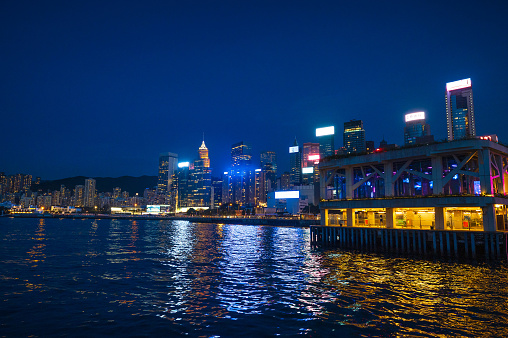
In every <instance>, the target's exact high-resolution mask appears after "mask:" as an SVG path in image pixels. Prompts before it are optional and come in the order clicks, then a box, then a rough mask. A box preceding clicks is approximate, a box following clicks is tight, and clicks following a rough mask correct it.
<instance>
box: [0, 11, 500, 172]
mask: <svg viewBox="0 0 508 338" xmlns="http://www.w3.org/2000/svg"><path fill="white" fill-rule="evenodd" d="M124 4H125V5H124ZM196 4H198V6H196ZM0 8H1V11H0V13H2V14H0V15H2V20H0V21H1V23H0V25H1V26H0V27H1V31H2V32H3V34H2V35H0V46H1V47H2V50H3V52H2V55H3V57H4V60H5V62H4V63H2V65H0V72H1V74H2V75H3V78H4V79H5V81H3V86H2V89H3V90H2V94H0V95H1V100H0V111H1V112H2V125H3V127H4V128H3V131H2V133H1V136H0V143H1V144H3V145H4V149H3V151H2V153H3V154H2V167H1V168H0V170H2V171H5V172H6V174H15V173H19V172H25V173H30V174H32V175H33V176H34V177H36V176H40V177H42V178H43V179H57V178H63V177H72V176H79V175H83V176H88V177H106V176H109V177H118V176H123V175H130V176H141V175H153V176H155V175H157V160H158V155H159V154H160V153H163V152H174V153H178V155H179V160H182V161H192V160H194V157H195V156H196V155H195V153H196V149H197V148H198V147H199V145H200V144H201V138H202V133H203V132H204V133H205V136H206V145H207V148H208V150H209V157H210V159H211V160H210V161H211V163H212V164H211V167H212V168H213V170H214V173H213V174H214V175H215V174H217V175H218V173H220V172H222V171H223V170H225V169H227V168H228V167H229V164H230V163H229V153H228V149H230V146H231V144H234V143H235V142H239V141H245V142H248V143H250V144H252V148H253V162H254V163H255V165H259V163H258V162H259V154H260V152H262V151H275V152H276V154H277V157H278V161H277V162H278V166H279V168H278V174H279V175H280V174H282V173H283V172H285V171H288V170H289V153H288V151H287V149H288V147H289V146H291V144H292V142H293V140H294V138H295V136H296V137H297V139H298V140H299V143H300V144H303V143H306V142H319V140H318V139H317V138H316V137H315V135H314V131H315V128H318V127H325V126H330V125H334V126H335V128H336V130H337V131H339V133H338V134H336V135H335V143H336V145H335V147H336V148H338V147H339V146H340V145H341V143H342V142H341V138H342V137H341V136H342V135H340V131H341V129H342V126H343V124H344V122H347V121H350V120H353V119H358V120H362V121H363V123H364V129H365V139H366V140H369V141H370V140H373V141H375V143H376V145H377V144H379V141H380V140H382V139H383V138H385V139H386V140H387V141H388V143H396V144H399V145H402V144H404V132H403V129H404V115H405V114H407V113H411V112H416V111H425V113H426V119H427V123H428V124H429V125H430V128H431V130H432V134H433V135H434V136H435V139H436V140H438V141H439V140H443V139H446V137H447V134H446V107H445V102H444V94H445V92H446V88H445V85H446V83H447V82H452V81H456V80H460V79H466V78H471V81H472V86H473V87H474V93H475V94H474V101H475V102H474V105H475V122H476V134H477V135H485V134H497V135H498V136H499V140H500V141H501V142H503V143H506V142H507V140H508V131H506V129H505V128H503V125H504V124H506V122H507V118H506V113H505V112H504V106H503V105H502V104H501V100H498V99H497V98H498V97H502V95H503V94H504V91H505V90H506V84H505V81H504V79H505V78H506V77H507V76H508V69H507V67H505V61H504V60H505V59H506V56H507V55H508V47H507V45H508V44H507V43H505V42H506V37H507V36H508V34H507V33H508V24H507V23H506V22H505V21H504V17H505V16H506V14H507V12H508V11H507V8H506V5H504V4H503V5H502V6H494V5H490V6H488V5H482V6H479V5H476V4H475V3H474V2H467V1H462V2H460V6H457V4H455V3H446V4H406V3H404V4H397V5H396V4H393V5H388V6H386V5H385V4H377V3H372V4H371V5H370V6H361V5H356V4H347V5H343V4H335V3H332V2H322V3H320V4H310V3H309V4H304V3H294V2H291V3H290V2H277V3H276V4H271V3H262V2H260V3H256V4H252V3H251V4H249V3H241V4H233V3H229V2H221V3H216V4H208V3H206V2H197V3H192V4H189V3H176V2H175V3H172V2H168V3H165V4H161V3H150V4H149V5H143V4H140V3H135V2H132V3H131V2H128V3H122V4H120V3H115V2H108V3H106V4H102V3H98V2H90V3H87V4H70V3H69V4H61V3H56V2H50V3H46V4H38V3H31V2H4V3H2V4H1V5H0ZM452 9H453V13H455V15H454V16H451V17H450V16H449V15H448V14H447V13H449V12H450V11H451V10H452ZM89 23H93V24H89ZM458 29H460V34H458V33H457V34H453V32H457V30H458ZM452 35H453V39H451V38H450V36H452ZM464 48H465V52H461V51H462V49H464ZM458 55H460V56H458ZM494 120H495V121H499V123H497V124H500V126H492V124H491V123H490V121H494Z"/></svg>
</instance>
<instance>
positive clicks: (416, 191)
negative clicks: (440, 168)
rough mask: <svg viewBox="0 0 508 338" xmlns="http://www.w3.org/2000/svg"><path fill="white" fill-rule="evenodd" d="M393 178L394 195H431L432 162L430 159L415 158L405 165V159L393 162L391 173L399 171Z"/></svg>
mask: <svg viewBox="0 0 508 338" xmlns="http://www.w3.org/2000/svg"><path fill="white" fill-rule="evenodd" d="M400 171H402V172H401V173H400V175H399V177H398V178H397V179H396V180H394V185H393V194H394V196H395V197H413V196H428V195H432V187H433V182H432V179H431V178H432V162H431V159H429V158H425V159H417V160H413V161H411V163H410V164H409V165H407V161H401V162H395V163H393V168H392V172H393V175H395V174H397V173H398V172H400Z"/></svg>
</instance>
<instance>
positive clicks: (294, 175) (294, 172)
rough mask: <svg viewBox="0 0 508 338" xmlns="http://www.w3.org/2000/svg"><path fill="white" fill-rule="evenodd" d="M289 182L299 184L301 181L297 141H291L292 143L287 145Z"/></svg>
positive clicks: (300, 163)
mask: <svg viewBox="0 0 508 338" xmlns="http://www.w3.org/2000/svg"><path fill="white" fill-rule="evenodd" d="M289 170H290V176H289V184H291V185H299V184H301V182H302V153H301V150H300V147H299V146H298V141H297V140H296V137H295V141H294V142H293V145H292V146H291V147H289Z"/></svg>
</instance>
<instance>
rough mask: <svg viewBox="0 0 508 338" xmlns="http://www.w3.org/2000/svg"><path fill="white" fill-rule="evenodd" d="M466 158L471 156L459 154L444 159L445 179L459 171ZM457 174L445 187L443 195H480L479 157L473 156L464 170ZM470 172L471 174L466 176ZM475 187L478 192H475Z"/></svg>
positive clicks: (461, 169)
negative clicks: (453, 172)
mask: <svg viewBox="0 0 508 338" xmlns="http://www.w3.org/2000/svg"><path fill="white" fill-rule="evenodd" d="M466 156H469V154H467V153H466V154H457V155H455V156H444V157H443V177H446V176H447V175H449V174H450V173H451V172H452V171H454V170H455V171H457V167H458V166H459V165H460V162H462V161H463V160H464V159H465V158H466ZM459 169H460V172H457V173H456V174H455V175H453V177H452V178H451V179H450V180H449V181H448V182H447V183H446V184H445V186H444V187H443V194H445V195H464V194H466V195H475V194H479V191H478V187H479V182H480V179H479V174H478V172H479V167H478V157H477V156H476V155H475V156H473V157H472V158H471V159H470V160H469V161H468V162H467V163H466V164H465V165H464V166H463V167H462V168H459ZM467 172H469V173H470V174H466V173H467ZM475 186H476V187H477V188H476V191H475Z"/></svg>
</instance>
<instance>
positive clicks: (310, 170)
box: [302, 167, 314, 174]
mask: <svg viewBox="0 0 508 338" xmlns="http://www.w3.org/2000/svg"><path fill="white" fill-rule="evenodd" d="M312 173H314V167H307V168H302V174H312Z"/></svg>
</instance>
